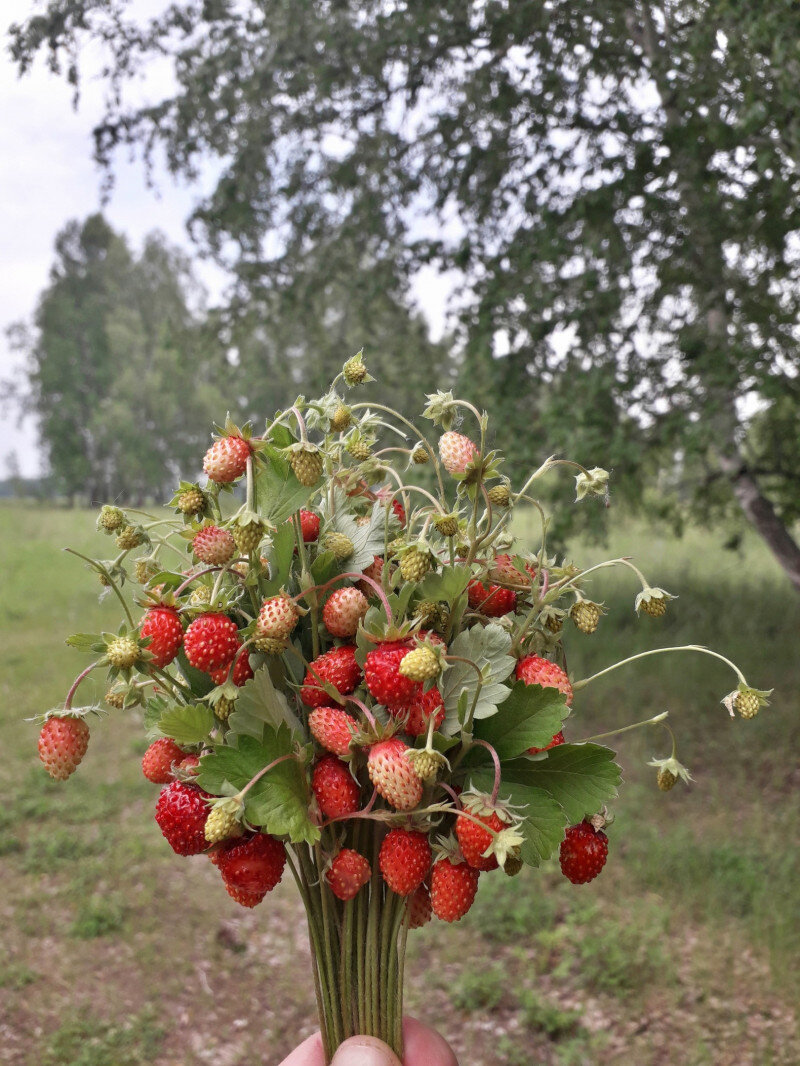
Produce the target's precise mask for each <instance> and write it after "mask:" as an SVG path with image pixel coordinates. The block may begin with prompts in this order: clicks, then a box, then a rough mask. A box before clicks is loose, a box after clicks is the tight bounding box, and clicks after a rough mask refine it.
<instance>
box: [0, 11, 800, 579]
mask: <svg viewBox="0 0 800 1066" xmlns="http://www.w3.org/2000/svg"><path fill="white" fill-rule="evenodd" d="M135 8H136V5H135V4H131V3H126V2H125V0H50V2H49V3H47V4H45V5H44V8H43V11H42V13H41V14H37V15H35V16H33V17H31V18H30V19H28V20H27V21H26V22H22V23H19V24H17V25H15V26H14V27H12V30H11V41H12V44H11V47H12V53H13V55H14V57H15V59H16V61H17V63H18V65H19V67H20V69H21V70H22V71H24V70H25V69H27V67H28V66H29V65H30V63H31V62H32V61H33V58H34V56H35V55H36V54H37V52H38V51H39V50H44V51H45V52H46V53H47V55H48V56H49V59H50V61H51V63H52V64H53V65H54V66H56V67H58V66H59V65H60V66H62V67H63V69H64V71H65V73H66V76H67V78H68V80H69V81H71V82H72V83H73V84H74V85H77V84H78V82H79V66H80V58H79V57H80V52H81V48H82V47H83V46H84V45H87V44H88V43H89V42H90V41H92V42H94V43H97V42H99V43H100V44H101V45H102V47H103V48H104V49H106V51H107V64H108V71H109V92H108V107H107V113H106V114H105V116H104V118H103V121H102V122H101V123H100V124H99V125H98V127H97V129H96V151H97V156H98V158H99V159H100V160H101V162H103V163H104V164H106V165H108V166H111V164H112V162H113V158H114V154H115V152H116V151H117V150H118V149H119V148H120V147H124V146H129V145H134V146H139V147H141V148H142V149H143V151H144V153H145V154H148V153H149V154H153V153H156V152H159V151H163V152H164V155H165V158H166V160H167V162H168V165H169V167H170V168H171V169H172V170H173V171H174V172H175V173H176V174H183V175H188V176H190V177H191V176H192V175H194V174H196V172H197V168H198V167H199V166H200V164H201V162H202V161H203V160H206V159H208V158H209V157H210V158H213V159H216V160H218V163H219V167H220V170H219V177H218V180H217V181H216V184H215V186H214V188H213V189H212V190H211V192H210V193H209V194H208V195H207V196H206V198H205V199H204V200H203V201H202V202H201V203H200V204H199V206H198V208H197V210H196V211H195V212H194V214H193V216H192V218H191V220H190V225H191V228H192V232H193V234H194V235H195V237H196V239H197V241H198V242H199V243H200V244H201V245H202V246H204V247H205V248H206V249H209V250H211V251H212V252H214V253H217V254H220V255H222V254H223V253H225V254H226V255H229V256H230V254H231V249H234V252H233V258H234V265H235V268H236V270H237V273H238V276H239V279H240V282H241V286H242V292H243V293H246V298H247V300H248V302H249V303H250V305H251V307H257V306H258V304H259V301H267V302H268V301H269V300H270V299H274V298H275V297H276V295H277V296H280V295H281V294H283V293H285V292H287V291H295V292H297V291H313V290H314V287H315V286H316V285H318V284H319V281H320V279H321V278H325V277H326V276H328V277H329V276H330V271H329V264H330V262H331V258H332V257H335V254H336V250H337V249H339V248H341V247H350V248H354V249H357V250H358V252H359V256H358V257H356V260H355V271H354V273H353V274H352V275H350V276H348V277H347V279H346V282H344V279H343V282H344V291H348V292H349V291H356V290H357V289H358V286H359V284H360V280H361V279H363V278H364V277H369V276H370V275H371V274H372V273H373V272H375V271H380V270H384V269H385V270H386V271H388V272H389V273H390V274H391V276H392V277H396V278H399V279H400V281H399V284H400V285H401V286H402V282H403V279H408V278H410V277H412V276H413V275H414V274H415V273H416V272H418V271H419V270H420V269H421V268H422V267H428V268H430V267H433V268H436V269H438V270H440V271H450V272H452V276H454V277H455V278H457V279H458V283H459V286H460V289H459V292H458V295H457V298H456V301H455V303H456V306H457V309H458V317H457V332H456V336H455V340H456V342H457V347H458V351H459V353H460V358H461V369H462V373H463V374H464V375H465V376H467V377H468V378H469V380H470V383H471V385H470V387H471V391H473V390H474V386H475V384H476V383H477V384H478V385H479V386H480V387H481V388H483V387H485V388H486V389H488V390H489V392H490V394H491V395H492V396H493V397H494V403H493V406H494V407H495V409H497V408H498V407H499V408H500V413H501V414H502V416H503V422H504V425H505V426H506V434H507V439H506V440H503V441H502V442H501V443H502V444H504V445H506V446H508V445H509V444H510V445H511V447H512V450H513V448H514V446H516V447H518V448H519V447H521V446H522V444H523V442H524V446H525V448H526V449H530V448H536V449H548V450H555V449H556V448H559V447H562V446H563V443H566V441H567V440H569V442H570V451H571V452H572V453H573V454H576V453H577V454H581V455H583V449H584V448H585V449H586V451H587V452H590V454H586V455H584V456H583V457H584V458H585V459H586V461H588V462H603V463H604V464H605V465H609V466H614V467H615V468H616V469H617V471H618V472H619V473H620V474H622V475H624V478H620V480H621V481H624V483H626V484H627V485H629V486H630V489H631V491H632V492H633V493H638V492H639V487H640V485H641V480H638V479H637V476H636V475H637V474H641V473H642V472H643V469H644V467H643V464H644V463H647V462H650V463H652V462H653V460H654V457H655V460H656V461H658V459H659V458H663V457H669V461H670V463H672V462H674V460H675V457H678V459H679V460H680V463H681V469H682V473H683V480H684V489H685V491H687V492H689V493H690V494H692V496H693V497H694V499H695V501H696V503H697V506H698V507H701V508H705V509H708V506H709V504H713V506H714V507H715V508H716V509H718V510H723V511H725V510H729V509H730V508H731V505H733V504H736V503H738V505H739V507H741V508H742V509H743V511H744V514H745V515H746V517H747V518H748V520H749V521H751V522H752V523H753V524H754V525H755V526H756V528H757V529H758V530H759V532H760V533H761V534H762V535H763V536H764V537H765V538H766V539H767V541H768V542H769V544H770V546H771V547H772V549H773V551H774V552H775V554H776V555H777V557H778V558H779V560H780V561H781V563H782V565H783V566H784V567H785V568H786V570H787V572H788V573H789V575H790V577H791V578H792V580H793V581H794V583H795V584H796V585H797V586H798V587H800V550H798V547H797V545H796V544H795V543H794V541H793V540H792V537H791V535H790V533H789V530H788V527H787V523H788V522H789V521H790V520H792V519H793V518H794V517H795V514H796V501H797V499H798V491H797V474H796V470H797V467H796V465H795V466H793V467H791V466H790V467H787V464H786V462H785V455H783V454H781V455H779V456H775V455H774V453H773V450H772V449H770V448H769V447H765V446H764V445H765V442H768V441H769V440H770V438H771V437H774V436H775V435H776V434H777V435H778V436H780V437H781V438H783V437H784V436H785V429H781V427H785V424H786V420H787V419H788V420H789V422H790V424H791V433H790V436H792V437H794V438H795V439H796V437H797V423H798V402H797V401H798V397H799V396H800V383H799V379H798V374H797V371H798V355H797V342H798V334H797V323H798V311H800V306H799V304H800V286H799V285H798V282H800V277H799V276H798V275H799V273H800V236H799V235H800V169H799V168H798V163H800V112H799V111H798V109H797V106H796V84H797V52H796V42H797V40H798V37H800V5H798V4H797V3H796V2H795V0H775V2H773V3H770V4H768V5H753V4H746V3H741V2H737V0H695V2H691V3H687V2H685V0H662V2H653V3H649V2H646V0H624V2H623V0H602V2H601V3H597V4H593V5H591V7H588V6H587V5H580V4H575V3H572V2H569V0H458V2H455V0H437V2H429V0H406V2H403V3H399V2H396V0H359V2H358V3H356V2H355V0H340V2H336V3H332V2H330V0H304V2H298V0H176V2H174V3H172V4H171V5H170V6H169V7H168V8H167V9H166V10H165V11H164V13H163V14H162V15H160V16H159V17H157V18H155V19H152V20H150V21H149V22H147V23H139V22H137V21H136V18H135ZM165 56H166V57H168V58H169V59H170V60H171V62H172V69H173V73H174V76H175V87H174V92H171V93H170V94H169V95H168V96H166V97H165V98H164V99H162V100H159V101H157V102H156V103H155V104H149V103H148V104H145V105H142V104H141V102H140V101H141V97H140V95H139V94H138V92H137V91H136V89H135V86H136V84H137V79H138V76H139V73H140V71H141V70H142V69H145V68H146V67H147V65H148V64H149V63H150V62H151V61H152V60H153V59H154V58H156V57H158V58H159V59H160V60H163V58H164V57H165ZM298 285H301V286H302V287H304V290H303V289H298ZM754 416H757V417H756V418H755V419H754ZM751 430H752V431H751Z"/></svg>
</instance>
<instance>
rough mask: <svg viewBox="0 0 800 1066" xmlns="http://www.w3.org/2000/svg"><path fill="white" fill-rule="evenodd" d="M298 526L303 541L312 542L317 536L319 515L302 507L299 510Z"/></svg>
mask: <svg viewBox="0 0 800 1066" xmlns="http://www.w3.org/2000/svg"><path fill="white" fill-rule="evenodd" d="M300 528H301V529H302V531H303V541H304V543H306V544H313V542H314V541H315V540H316V539H317V538H318V537H319V515H318V514H314V512H313V511H306V510H305V509H302V510H301V511H300Z"/></svg>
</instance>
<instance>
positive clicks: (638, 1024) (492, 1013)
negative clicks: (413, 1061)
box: [0, 506, 800, 1066]
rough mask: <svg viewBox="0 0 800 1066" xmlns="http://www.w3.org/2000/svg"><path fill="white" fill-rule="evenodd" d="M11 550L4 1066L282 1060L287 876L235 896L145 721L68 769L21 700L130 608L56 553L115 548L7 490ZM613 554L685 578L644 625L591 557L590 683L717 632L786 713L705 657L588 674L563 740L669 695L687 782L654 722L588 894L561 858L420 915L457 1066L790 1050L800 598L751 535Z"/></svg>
mask: <svg viewBox="0 0 800 1066" xmlns="http://www.w3.org/2000/svg"><path fill="white" fill-rule="evenodd" d="M0 543H2V544H3V545H5V549H4V551H5V556H4V558H5V565H4V595H3V596H2V598H0V629H1V630H2V640H3V647H4V648H5V664H4V670H3V671H2V675H1V676H0V696H1V697H2V702H1V703H0V707H1V708H2V710H1V711H0V740H1V741H2V751H3V753H4V758H3V760H2V763H0V786H2V789H3V803H2V805H1V806H0V863H2V870H3V889H4V891H3V894H2V902H1V903H0V909H1V912H2V926H3V951H2V953H0V1036H1V1037H2V1039H0V1063H4V1064H6V1063H7V1064H13V1066H40V1064H42V1066H144V1064H148V1063H149V1064H156V1066H201V1064H205V1063H214V1064H215V1066H273V1064H276V1063H278V1062H279V1061H280V1059H281V1058H282V1056H283V1055H285V1054H286V1053H287V1052H288V1050H289V1049H290V1048H291V1047H292V1046H293V1045H294V1044H295V1043H297V1042H298V1041H299V1039H300V1038H301V1037H303V1036H304V1035H306V1034H307V1033H308V1032H310V1031H311V1029H312V1028H313V990H312V987H311V984H310V978H309V971H308V953H307V947H306V940H305V933H304V929H303V922H302V913H301V909H300V906H299V904H298V902H297V900H296V898H295V895H294V892H293V890H292V888H291V886H290V885H289V884H282V885H281V886H280V887H279V888H278V889H277V890H276V891H275V892H274V893H273V894H272V896H270V897H268V900H267V901H266V902H265V903H264V904H263V905H262V906H261V907H260V908H257V909H256V910H255V911H252V912H249V911H244V910H242V909H241V908H238V907H237V906H236V904H234V903H233V902H232V901H230V900H229V899H228V897H227V896H226V895H225V893H224V891H223V890H222V889H221V887H220V884H219V880H218V877H217V875H216V873H215V871H214V870H213V868H212V867H211V864H210V863H208V861H207V860H206V859H204V858H202V857H199V858H196V859H178V858H177V857H175V856H173V855H172V853H171V851H170V849H169V847H168V846H167V845H166V843H165V841H164V840H163V838H162V837H161V835H160V833H159V831H158V829H157V827H156V825H155V823H154V821H153V818H152V806H153V802H154V800H155V793H156V791H157V790H156V787H155V786H151V785H149V784H148V783H147V782H146V781H145V780H144V779H143V778H142V776H141V774H140V771H139V765H138V757H139V756H140V755H141V752H142V751H143V750H144V743H143V740H142V731H141V728H140V725H139V722H138V721H137V720H136V715H135V714H130V715H127V716H122V715H121V714H119V713H117V714H116V715H115V716H114V717H110V718H107V719H104V720H103V721H101V722H98V724H97V725H95V726H93V731H92V741H91V745H90V748H89V753H88V755H87V758H86V760H85V763H84V765H83V766H82V767H81V769H80V770H79V772H78V773H77V774H76V775H75V776H74V777H73V778H72V779H70V781H69V782H68V783H67V784H58V783H55V782H51V781H50V780H49V779H48V778H47V776H46V775H45V773H44V771H43V769H42V768H41V766H40V764H39V762H38V759H37V757H36V750H35V740H36V732H37V728H36V726H35V725H34V724H30V723H25V722H24V719H25V718H26V717H30V716H32V715H34V714H36V713H39V712H40V711H42V710H45V709H46V708H47V707H49V706H51V705H53V704H55V703H57V702H58V701H59V700H60V699H62V698H63V695H64V691H65V689H66V687H67V685H68V684H69V681H70V680H71V678H72V677H73V676H74V675H75V673H77V671H78V669H80V667H81V665H82V664H83V662H84V661H85V660H84V658H83V657H82V655H81V654H80V653H78V652H75V651H73V650H71V649H69V648H67V647H65V645H64V643H63V637H64V636H65V635H66V634H67V633H69V632H74V631H76V630H83V631H86V630H97V629H98V628H111V627H112V626H114V627H116V624H117V622H118V611H117V608H116V607H115V606H114V603H113V601H112V600H106V601H104V602H103V603H102V604H98V598H97V593H98V591H99V590H98V587H97V585H96V584H95V582H94V579H93V578H92V576H91V575H90V574H89V573H88V572H87V571H86V570H85V569H84V567H83V566H82V564H81V563H80V562H79V561H78V560H76V559H74V558H73V557H70V556H67V555H64V554H62V553H60V552H59V550H58V549H59V547H60V546H61V545H64V544H71V545H73V546H75V547H77V548H79V549H82V550H89V551H90V552H92V551H93V552H95V553H96V554H100V555H102V554H105V551H106V549H105V545H106V544H107V541H105V542H103V541H101V538H99V537H97V535H96V534H94V532H93V516H92V515H91V514H89V513H87V512H68V511H50V510H42V509H38V508H34V507H30V508H26V507H23V506H3V507H0ZM621 552H624V553H625V554H627V555H632V556H633V557H634V558H635V559H636V561H637V563H638V564H639V565H640V566H642V567H643V568H644V570H645V572H646V574H647V575H648V577H649V578H650V580H651V582H652V583H655V584H659V585H663V586H664V587H666V588H667V589H668V590H669V591H672V592H675V593H678V594H679V595H680V598H679V599H678V600H676V601H674V603H672V604H671V605H670V612H669V616H668V617H667V618H665V619H662V620H659V621H654V620H652V619H648V618H643V619H637V618H636V617H635V616H634V613H633V609H632V607H633V597H634V595H635V593H636V591H637V588H636V583H635V579H634V578H633V576H632V575H621V576H619V577H618V578H617V579H616V580H615V589H614V591H612V587H611V581H610V579H609V574H608V572H607V571H603V572H601V574H600V575H598V579H597V581H596V583H595V585H594V586H593V589H592V592H593V595H594V598H595V599H597V600H604V601H605V604H606V607H607V608H608V609H609V614H608V616H607V617H606V618H605V619H604V620H603V621H602V623H601V626H600V629H599V630H598V632H597V633H596V634H595V635H594V636H592V637H584V636H581V635H580V634H577V633H574V634H570V636H569V640H568V651H569V666H570V672H571V673H572V675H573V676H574V677H582V676H586V675H587V674H591V673H592V672H594V671H596V670H598V669H601V668H602V667H603V666H605V665H607V664H608V663H610V662H612V661H614V660H615V659H619V658H621V657H624V656H626V655H630V654H633V653H635V652H637V651H640V650H644V649H646V648H649V647H653V646H655V645H657V644H675V645H677V644H684V643H689V642H691V643H702V644H708V645H711V646H713V647H715V648H717V649H719V650H720V651H722V652H724V653H725V654H727V655H729V656H730V657H731V658H733V659H735V660H736V661H738V662H739V664H740V665H741V667H742V668H743V670H744V672H745V674H746V675H747V676H748V679H749V680H750V681H751V683H753V684H755V685H757V686H759V687H761V686H763V687H765V688H769V687H772V686H774V687H775V690H776V691H775V694H774V696H773V700H772V706H771V707H770V708H768V709H767V710H765V711H763V712H762V714H761V715H760V716H759V717H758V718H757V719H755V720H754V721H752V722H744V721H741V720H736V721H732V720H730V719H729V718H728V715H727V713H726V711H725V710H724V708H723V707H721V705H720V702H719V701H720V698H721V697H722V696H723V695H724V694H725V693H726V692H728V691H729V690H730V689H731V688H732V687H733V681H734V679H733V677H732V675H731V674H730V672H729V671H728V670H727V669H726V668H725V667H724V666H723V665H722V664H720V663H715V662H714V661H713V660H711V659H708V658H704V657H702V656H700V655H696V654H695V655H687V656H685V657H680V658H679V657H677V656H660V657H655V658H652V659H648V660H646V661H645V662H644V663H642V664H635V665H633V666H630V667H624V668H622V669H620V670H619V671H616V672H614V673H612V674H610V675H608V676H607V677H605V678H603V679H600V680H598V681H597V682H595V683H593V684H592V685H590V686H589V687H588V688H587V689H586V690H585V691H584V692H582V693H581V695H580V697H579V698H577V699H576V705H575V714H574V716H573V718H572V719H571V720H570V722H569V723H568V724H567V733H568V738H569V739H572V740H577V739H582V738H584V737H588V736H590V735H593V734H594V733H596V732H599V731H601V730H605V729H612V728H615V727H619V726H622V725H625V724H628V723H630V722H633V721H636V720H639V719H645V718H648V717H650V716H652V715H654V714H656V713H658V712H660V711H663V710H669V712H670V722H671V724H672V725H673V728H674V729H675V731H676V734H677V736H678V743H679V756H680V757H681V759H682V761H683V762H685V763H686V764H687V765H688V766H689V767H690V768H691V770H692V773H693V775H694V779H695V780H694V782H693V784H692V785H691V787H689V788H685V787H683V786H679V787H678V788H676V789H675V790H674V791H673V792H671V793H669V794H668V795H664V794H662V793H659V792H658V790H657V789H656V788H655V784H654V778H653V774H654V771H653V770H652V769H651V768H649V767H647V766H646V761H647V759H649V758H651V757H652V756H653V755H665V754H668V745H667V739H666V734H665V733H664V732H663V730H661V731H659V730H658V729H657V728H652V727H650V728H647V729H641V730H635V731H633V732H629V733H625V734H621V735H620V736H619V738H617V739H616V740H612V741H610V743H611V744H612V746H615V747H616V748H617V749H618V751H619V758H620V761H621V762H622V764H623V766H624V768H625V778H626V780H625V785H624V789H623V792H622V796H621V799H620V802H619V804H618V806H617V810H616V821H615V822H614V825H613V826H612V827H611V829H610V834H609V835H610V839H611V854H610V858H609V862H608V865H607V867H606V869H605V870H604V872H603V874H602V876H601V877H600V878H598V879H597V881H595V882H593V883H592V884H591V885H588V886H580V887H573V886H571V885H569V884H567V883H566V882H564V881H563V879H562V878H561V877H560V875H559V874H558V872H557V869H553V868H552V867H551V868H549V869H546V870H543V871H537V872H530V873H523V874H522V875H520V876H519V877H518V878H516V879H514V880H509V879H504V878H501V877H499V876H497V877H494V878H490V877H486V878H484V879H483V882H482V886H481V892H480V894H479V896H478V901H477V903H476V905H475V907H474V908H473V911H472V912H471V913H470V915H469V916H468V918H467V919H466V920H465V921H464V922H462V923H461V924H460V925H459V926H457V927H454V928H453V927H447V926H444V925H441V924H439V925H430V926H428V927H426V929H425V930H424V931H422V932H421V933H420V934H416V936H415V938H414V940H413V943H412V947H411V959H410V965H409V973H408V985H409V991H408V1001H409V1003H408V1005H409V1009H410V1011H411V1012H412V1013H415V1014H417V1015H418V1016H420V1017H423V1018H424V1019H425V1020H426V1021H428V1022H429V1023H430V1024H433V1025H436V1026H437V1027H439V1028H440V1029H441V1030H442V1032H443V1033H444V1034H445V1035H446V1036H447V1037H448V1039H450V1040H451V1042H452V1043H453V1046H454V1047H455V1048H456V1050H457V1052H458V1053H459V1055H460V1056H461V1061H462V1063H463V1066H489V1064H494V1063H499V1064H501V1066H502V1064H506V1066H530V1064H543V1066H579V1064H580V1066H583V1064H587V1066H589V1064H591V1066H610V1064H618V1066H625V1064H630V1066H663V1064H667V1063H669V1064H673V1063H675V1062H680V1063H682V1064H685V1066H701V1064H706V1063H708V1064H715V1066H771V1064H779V1063H780V1064H786V1066H790V1064H796V1063H797V1062H799V1061H800V1037H799V1036H798V1030H797V1017H796V1013H795V1011H796V1005H797V1002H798V999H799V998H800V996H799V993H800V921H798V915H800V848H798V843H800V841H798V829H797V827H798V815H799V814H800V798H799V797H800V787H799V786H800V769H799V768H798V760H797V754H796V753H797V752H798V750H800V744H799V742H800V721H799V720H798V715H797V713H796V712H797V703H798V695H799V694H800V657H798V655H797V633H798V632H799V631H800V599H798V597H797V596H796V595H795V594H793V593H792V592H791V590H790V589H789V587H788V585H787V583H786V582H785V581H784V580H783V579H782V576H781V575H780V573H779V572H778V571H777V569H776V567H775V566H774V564H773V563H772V562H771V560H770V559H769V557H768V556H767V554H766V553H765V551H764V550H763V549H762V548H761V546H760V545H759V544H757V543H755V542H747V543H746V544H745V548H744V550H743V552H742V553H741V554H731V553H726V552H723V551H722V550H720V548H719V547H718V544H717V541H716V539H715V538H714V537H713V536H712V535H708V534H701V533H697V532H695V533H692V534H691V535H689V536H687V538H686V539H685V540H683V541H681V542H677V543H675V542H672V541H669V540H665V539H663V538H661V537H660V536H659V535H658V533H657V531H654V530H650V529H644V528H631V527H626V528H625V529H622V530H620V531H619V534H618V535H615V536H614V539H613V541H612V543H611V545H610V546H609V552H608V553H605V552H604V553H603V555H605V554H610V555H612V556H613V555H615V554H617V553H621ZM575 557H576V559H578V560H579V561H580V562H581V563H582V564H585V563H586V562H587V561H597V560H599V559H600V557H601V553H600V552H599V551H598V550H597V549H596V548H591V549H586V550H585V551H579V550H576V553H575ZM100 694H101V693H100ZM470 960H471V961H470ZM420 1066H421V1064H420Z"/></svg>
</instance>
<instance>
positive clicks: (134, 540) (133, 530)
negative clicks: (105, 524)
mask: <svg viewBox="0 0 800 1066" xmlns="http://www.w3.org/2000/svg"><path fill="white" fill-rule="evenodd" d="M144 540H145V537H144V533H143V532H142V530H141V529H139V528H137V527H136V526H123V528H122V529H121V530H120V532H119V533H118V534H117V537H116V539H115V543H116V545H117V547H118V548H121V549H122V551H126V552H127V551H130V550H131V549H132V548H138V547H139V545H140V544H144Z"/></svg>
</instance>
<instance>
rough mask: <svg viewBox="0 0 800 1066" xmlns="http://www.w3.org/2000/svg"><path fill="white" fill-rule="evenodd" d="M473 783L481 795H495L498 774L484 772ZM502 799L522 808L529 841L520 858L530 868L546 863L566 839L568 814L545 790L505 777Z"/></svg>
mask: <svg viewBox="0 0 800 1066" xmlns="http://www.w3.org/2000/svg"><path fill="white" fill-rule="evenodd" d="M470 783H471V784H472V786H473V787H474V788H477V789H478V790H479V791H480V792H487V793H491V791H492V788H493V786H494V774H493V773H492V772H491V771H490V770H480V771H478V772H475V773H473V774H472V776H471V778H470ZM499 798H500V799H501V800H505V801H506V802H508V803H510V804H512V805H513V806H515V807H518V808H521V809H520V810H518V812H517V813H518V814H520V815H521V817H522V825H521V827H520V832H521V833H522V834H523V836H524V837H525V842H524V843H523V844H522V845H521V847H520V858H521V859H522V861H523V862H525V863H527V864H528V865H529V866H539V865H540V864H541V863H542V862H545V861H546V860H547V859H549V858H550V856H551V855H552V854H553V852H554V851H555V850H556V848H557V847H558V845H559V844H560V843H561V841H562V840H563V839H564V829H565V827H566V825H567V821H568V820H567V815H566V812H565V811H564V808H563V807H562V806H561V804H560V803H558V802H557V801H556V800H555V799H553V797H552V796H551V795H549V794H548V793H547V792H545V791H544V790H543V789H541V788H532V787H531V786H529V785H521V784H516V783H512V784H509V783H508V782H507V781H506V780H505V778H504V779H503V781H502V783H501V785H500V793H499Z"/></svg>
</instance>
